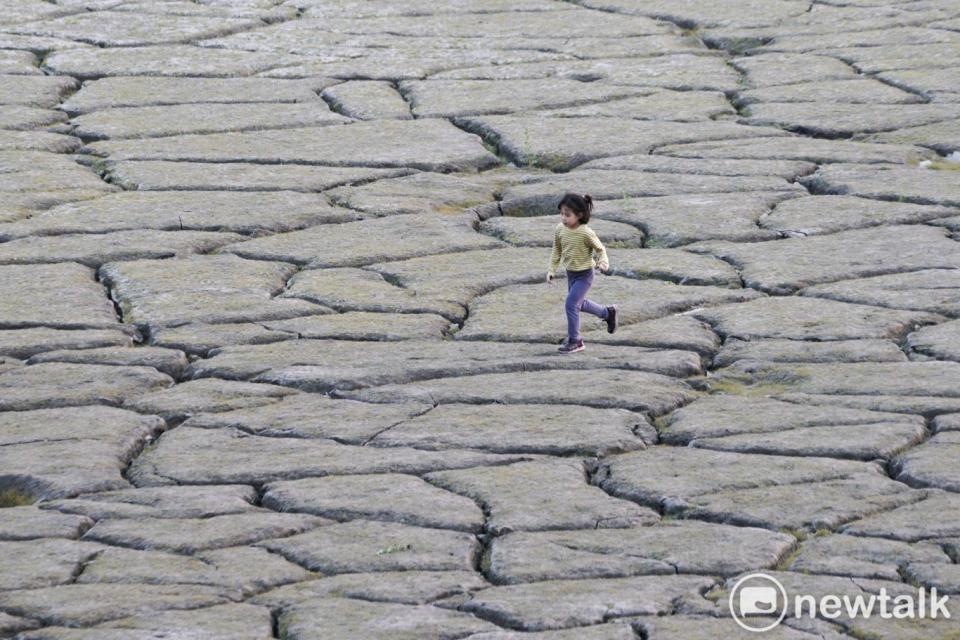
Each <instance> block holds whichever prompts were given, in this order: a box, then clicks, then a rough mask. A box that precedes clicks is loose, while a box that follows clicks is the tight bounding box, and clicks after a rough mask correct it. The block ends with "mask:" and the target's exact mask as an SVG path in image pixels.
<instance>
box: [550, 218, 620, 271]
mask: <svg viewBox="0 0 960 640" xmlns="http://www.w3.org/2000/svg"><path fill="white" fill-rule="evenodd" d="M594 253H596V256H597V259H596V260H594ZM561 264H562V265H563V266H564V268H565V269H569V270H570V271H586V270H587V269H593V267H594V266H598V267H600V270H601V271H606V270H607V268H608V267H609V266H610V261H609V260H608V259H607V250H606V249H605V248H604V247H603V243H602V242H600V238H598V237H597V234H596V233H595V232H594V230H593V229H591V228H590V227H588V226H587V225H585V224H581V225H579V226H577V228H575V229H568V228H567V227H565V226H563V223H562V222H561V223H559V224H558V225H557V228H556V230H555V231H554V234H553V253H551V254H550V271H548V273H549V274H550V275H551V276H552V275H554V274H555V273H556V272H557V267H558V266H560V265H561Z"/></svg>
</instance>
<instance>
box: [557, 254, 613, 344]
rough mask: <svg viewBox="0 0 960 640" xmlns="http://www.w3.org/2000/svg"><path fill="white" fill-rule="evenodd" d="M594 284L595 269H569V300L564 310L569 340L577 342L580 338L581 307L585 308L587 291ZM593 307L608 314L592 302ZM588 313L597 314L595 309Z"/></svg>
mask: <svg viewBox="0 0 960 640" xmlns="http://www.w3.org/2000/svg"><path fill="white" fill-rule="evenodd" d="M592 284H593V270H592V269H591V270H589V271H568V272H567V301H566V304H565V305H564V310H565V311H566V314H567V340H568V341H569V342H576V341H578V340H580V339H581V338H580V309H581V308H584V302H585V301H586V299H587V292H588V291H590V285H592ZM590 304H591V305H593V307H592V309H593V308H599V309H601V312H602V313H603V314H604V315H606V309H605V308H604V307H600V305H596V304H594V303H592V302H591V303H590ZM587 311H588V313H593V314H594V315H597V314H596V313H595V309H594V310H590V309H588V310H587Z"/></svg>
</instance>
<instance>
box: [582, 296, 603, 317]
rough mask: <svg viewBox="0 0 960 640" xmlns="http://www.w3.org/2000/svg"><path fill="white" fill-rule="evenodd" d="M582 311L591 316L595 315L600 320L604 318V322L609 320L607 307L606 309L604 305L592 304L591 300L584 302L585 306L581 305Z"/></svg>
mask: <svg viewBox="0 0 960 640" xmlns="http://www.w3.org/2000/svg"><path fill="white" fill-rule="evenodd" d="M580 309H581V310H582V311H586V312H587V313H589V314H591V315H595V316H597V317H598V318H602V319H604V320H606V319H607V307H604V306H603V305H599V304H597V303H596V302H591V301H590V300H584V301H583V304H582V305H580Z"/></svg>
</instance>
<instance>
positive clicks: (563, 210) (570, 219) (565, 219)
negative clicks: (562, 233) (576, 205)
mask: <svg viewBox="0 0 960 640" xmlns="http://www.w3.org/2000/svg"><path fill="white" fill-rule="evenodd" d="M560 222H562V223H563V226H565V227H566V228H567V229H576V228H577V227H579V226H580V219H579V218H578V217H577V214H575V213H574V212H573V209H571V208H570V207H568V206H566V205H563V206H562V207H560Z"/></svg>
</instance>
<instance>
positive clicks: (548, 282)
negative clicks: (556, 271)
mask: <svg viewBox="0 0 960 640" xmlns="http://www.w3.org/2000/svg"><path fill="white" fill-rule="evenodd" d="M547 284H553V276H552V275H551V274H549V273H548V274H547Z"/></svg>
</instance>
